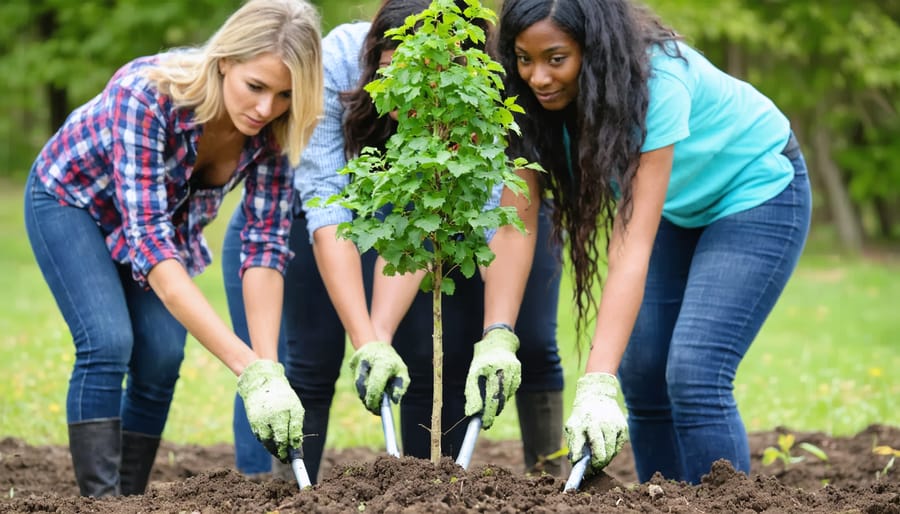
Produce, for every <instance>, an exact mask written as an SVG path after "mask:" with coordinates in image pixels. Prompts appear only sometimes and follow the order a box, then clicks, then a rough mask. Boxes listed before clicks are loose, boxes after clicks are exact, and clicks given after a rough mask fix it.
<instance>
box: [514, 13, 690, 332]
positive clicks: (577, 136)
mask: <svg viewBox="0 0 900 514" xmlns="http://www.w3.org/2000/svg"><path fill="white" fill-rule="evenodd" d="M542 20H550V21H551V22H552V23H553V24H555V25H556V26H557V27H559V28H560V29H561V30H563V31H564V32H566V33H567V34H568V35H569V36H570V37H572V39H574V40H575V41H576V42H577V43H578V44H579V46H580V49H581V51H582V62H581V72H580V74H579V77H578V88H579V92H578V97H577V99H576V100H575V101H574V102H573V103H572V104H570V105H569V106H567V107H566V108H565V109H563V110H562V111H557V112H554V111H548V110H545V109H544V108H543V107H541V105H540V103H538V101H537V98H536V97H535V96H534V93H533V92H532V91H531V89H530V88H529V86H528V84H527V83H525V81H524V80H523V79H522V77H521V76H520V75H519V73H518V69H517V66H516V63H517V60H516V52H515V40H516V37H517V36H518V35H519V34H520V33H521V32H522V31H524V30H526V29H527V28H528V27H530V26H532V25H533V24H535V23H537V22H539V21H542ZM678 39H680V36H678V34H676V33H675V31H674V30H672V29H671V28H668V27H666V26H665V25H663V23H662V22H661V21H660V20H659V18H657V17H656V16H655V15H654V14H653V13H652V12H651V11H649V10H648V9H646V8H644V7H642V6H639V5H635V4H632V3H631V2H629V1H628V0H506V1H505V2H504V3H503V8H502V10H501V13H500V24H499V33H498V35H497V54H498V58H499V60H500V62H501V63H502V64H503V66H504V68H505V69H506V73H507V75H506V93H507V94H508V95H515V96H518V103H519V104H520V105H522V106H523V107H524V108H525V115H521V116H519V117H518V118H517V123H518V124H519V126H520V127H521V129H522V136H521V137H513V138H512V140H511V141H510V150H511V152H513V154H514V155H523V156H526V157H528V158H529V159H531V160H534V161H537V162H539V163H541V165H542V166H543V167H544V168H545V169H546V170H547V171H548V172H549V173H547V174H542V175H543V176H542V184H543V187H544V188H545V189H546V190H547V191H548V192H549V194H550V195H551V196H552V197H553V199H554V202H555V203H556V207H557V208H556V209H555V211H554V215H553V218H554V219H553V221H554V236H555V237H556V239H557V241H559V242H562V239H563V235H565V237H566V238H567V239H568V244H569V255H570V258H571V261H572V267H573V270H574V274H575V291H574V299H575V303H576V308H577V311H578V312H577V321H576V323H577V328H578V331H579V333H581V332H582V331H583V329H584V328H585V326H586V325H587V322H588V321H589V320H590V319H592V318H593V316H595V315H596V300H595V298H594V297H593V295H592V294H591V291H592V288H593V286H594V283H595V280H596V281H597V282H598V283H599V282H600V278H599V277H598V272H599V266H600V264H601V262H602V260H603V259H605V255H606V252H605V249H606V242H607V241H608V240H609V236H610V234H611V232H612V226H613V221H614V219H615V215H616V213H617V212H619V213H620V214H621V216H622V220H623V221H624V222H625V223H626V224H627V223H628V220H629V218H630V215H631V205H632V181H633V179H634V175H635V172H636V171H637V167H638V163H639V161H640V157H641V147H642V146H643V143H644V139H645V137H646V133H647V129H646V117H647V106H648V103H649V101H648V99H649V93H648V86H647V82H648V79H649V77H650V56H649V50H650V48H651V47H652V46H654V45H659V46H660V47H661V48H662V49H663V50H664V51H666V52H667V53H670V55H675V56H677V55H680V53H679V52H678V50H677V47H675V45H668V44H666V43H667V42H669V41H675V40H678ZM564 130H565V131H567V132H568V134H569V137H570V140H571V146H570V148H571V153H570V154H569V155H566V152H564V151H562V147H563V131H564ZM569 162H571V169H570V166H569ZM616 186H617V187H618V190H619V193H620V198H619V199H618V200H617V198H616V191H615V187H616ZM601 227H602V228H601ZM600 247H603V248H604V252H603V253H602V254H601V252H600V251H599V248H600Z"/></svg>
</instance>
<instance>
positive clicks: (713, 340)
mask: <svg viewBox="0 0 900 514" xmlns="http://www.w3.org/2000/svg"><path fill="white" fill-rule="evenodd" d="M498 44H499V55H500V59H501V62H502V63H503V64H504V66H505V67H506V69H507V73H508V75H507V89H508V91H507V92H508V93H509V94H510V95H518V96H519V101H520V103H521V104H522V105H523V106H524V107H525V110H526V115H525V116H523V117H522V118H521V119H520V120H519V124H520V126H521V128H522V137H521V138H520V139H519V140H518V141H516V142H515V144H513V145H512V147H513V151H514V152H517V153H515V154H516V155H520V154H521V155H526V156H527V157H530V158H532V159H534V160H537V161H539V162H540V163H541V164H542V165H543V166H544V168H546V169H547V170H548V171H549V173H548V174H547V175H546V176H545V177H543V178H544V186H545V189H546V190H547V191H549V192H550V194H551V195H552V196H553V198H554V200H555V202H556V205H557V210H556V212H555V216H554V228H555V229H556V233H557V234H563V233H564V234H566V237H567V238H568V240H569V251H570V258H571V262H572V264H573V268H574V273H575V291H574V296H575V300H576V306H577V311H578V318H577V319H578V325H579V328H583V327H584V326H585V325H586V322H587V321H588V320H589V318H590V317H591V315H592V314H594V313H596V318H595V320H596V328H595V331H594V334H593V337H592V339H591V350H590V353H589V356H588V362H587V368H586V373H585V374H584V375H583V376H582V377H581V378H580V379H579V381H578V384H577V386H576V393H575V404H574V408H573V410H572V414H571V416H570V417H569V419H568V421H567V422H566V425H565V430H566V437H567V441H568V445H569V450H570V452H571V453H570V458H571V459H572V460H573V461H574V460H578V459H579V458H581V457H582V455H583V454H584V449H585V448H589V449H590V452H591V465H592V467H593V468H594V469H599V468H602V467H604V466H605V465H606V464H608V463H609V461H610V460H611V459H612V458H613V457H614V456H615V455H616V453H618V451H619V450H620V449H621V447H622V445H623V444H624V442H625V440H626V439H627V438H628V437H629V433H630V437H631V439H632V443H633V444H632V447H633V449H634V453H635V460H636V466H637V472H638V476H639V478H640V480H642V481H646V480H649V479H650V477H651V476H652V475H653V473H655V472H657V471H658V472H661V473H662V474H663V475H664V476H665V477H667V478H670V479H676V480H686V481H689V482H693V483H697V482H699V480H700V477H701V476H702V475H703V474H705V473H707V472H708V471H709V469H710V465H711V464H712V463H713V462H714V461H715V460H718V459H720V458H724V459H728V460H729V461H731V463H732V464H733V465H734V466H735V468H736V469H738V470H740V471H745V472H749V470H750V453H749V450H748V444H747V435H746V431H745V428H744V425H743V422H742V420H741V417H740V414H739V412H738V410H737V406H736V403H735V400H734V396H733V394H732V390H733V381H734V376H735V373H736V371H737V368H738V365H739V364H740V361H741V359H742V358H743V356H744V354H745V353H746V351H747V349H748V348H749V346H750V344H751V343H752V341H753V339H754V338H755V336H756V334H757V333H758V331H759V329H760V327H761V326H762V324H763V322H764V321H765V319H766V317H767V316H768V314H769V312H771V310H772V308H773V306H774V305H775V302H776V301H777V299H778V297H779V295H780V294H781V291H782V290H783V288H784V286H785V284H786V282H787V280H788V278H789V276H790V275H791V273H792V271H793V269H794V267H795V266H796V263H797V260H798V258H799V256H800V253H801V251H802V248H803V245H804V243H805V240H806V236H807V233H808V230H809V221H810V206H811V198H810V190H809V180H808V177H807V173H806V164H805V163H804V160H803V156H802V155H801V153H800V150H799V146H798V145H797V143H796V140H795V139H794V138H793V135H792V132H791V128H790V124H789V122H788V120H787V118H786V117H785V116H784V115H783V114H782V113H781V112H780V111H779V110H778V109H777V108H776V107H775V105H773V103H772V102H771V101H770V100H769V99H768V98H766V97H765V96H764V95H762V94H761V93H759V92H758V91H757V90H756V89H754V88H753V87H752V86H751V85H749V84H747V83H746V82H742V81H740V80H737V79H735V78H733V77H731V76H729V75H727V74H726V73H724V72H722V71H720V70H718V69H717V68H716V67H715V66H713V65H712V64H711V63H710V62H709V61H707V60H706V59H705V58H704V57H703V56H702V55H701V54H700V53H698V52H697V51H696V50H694V49H692V48H691V47H689V46H688V45H686V44H684V43H683V42H682V41H681V38H680V37H679V36H678V35H677V34H676V33H675V32H674V31H673V30H672V29H670V28H668V27H666V26H665V25H663V23H662V22H661V21H660V20H659V19H658V18H657V17H656V16H654V15H653V14H652V13H650V12H649V11H647V10H645V9H643V8H640V7H638V6H635V5H632V4H631V3H630V2H628V1H627V0H507V1H506V2H505V3H504V5H503V10H502V12H501V15H500V33H499V43H498ZM604 246H605V248H606V251H605V252H601V250H602V249H603V248H604ZM604 257H605V258H606V262H607V265H608V268H607V275H606V280H605V282H604V283H603V294H602V296H601V298H600V300H599V302H597V301H595V299H594V298H593V297H592V296H591V291H592V290H593V286H594V285H596V284H597V282H599V279H598V278H596V277H597V275H598V273H599V271H600V268H601V264H602V259H603V258H604ZM616 375H618V379H617V377H616ZM620 381H621V389H622V392H623V395H624V398H625V405H626V408H627V411H628V419H627V421H626V418H625V416H623V414H622V412H621V410H620V408H619V406H618V404H617V402H616V395H617V390H618V388H619V384H620Z"/></svg>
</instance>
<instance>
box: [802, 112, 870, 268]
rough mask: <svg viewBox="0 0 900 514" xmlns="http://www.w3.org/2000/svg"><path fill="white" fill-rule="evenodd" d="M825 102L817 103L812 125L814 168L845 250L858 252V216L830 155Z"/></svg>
mask: <svg viewBox="0 0 900 514" xmlns="http://www.w3.org/2000/svg"><path fill="white" fill-rule="evenodd" d="M827 109H828V106H827V105H826V104H825V102H824V101H822V102H820V103H819V105H818V106H817V107H816V114H817V116H816V118H817V119H818V122H817V123H814V124H813V128H812V147H813V154H814V155H815V162H816V171H817V172H818V173H819V175H820V177H821V178H822V183H823V184H824V186H825V195H826V197H827V198H828V209H829V211H830V212H831V220H832V222H833V223H834V226H835V229H836V230H837V234H838V238H839V240H840V243H841V246H842V248H843V250H844V251H845V252H848V253H853V254H858V253H860V252H861V251H862V245H863V233H862V224H861V223H860V220H859V216H858V215H857V214H856V211H854V210H853V202H851V201H850V194H849V193H848V191H847V187H846V185H845V184H844V179H843V178H842V177H841V170H840V168H838V165H837V163H835V162H834V160H833V159H832V158H831V141H833V140H834V138H833V137H832V134H831V132H830V131H829V129H828V127H827V126H826V124H825V122H824V120H825V116H824V113H825V111H826V110H827Z"/></svg>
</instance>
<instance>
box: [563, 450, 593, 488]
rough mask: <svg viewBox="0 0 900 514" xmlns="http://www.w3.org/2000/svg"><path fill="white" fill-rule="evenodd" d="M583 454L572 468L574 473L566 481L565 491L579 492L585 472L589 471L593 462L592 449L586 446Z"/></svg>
mask: <svg viewBox="0 0 900 514" xmlns="http://www.w3.org/2000/svg"><path fill="white" fill-rule="evenodd" d="M583 452H584V453H582V457H581V458H580V459H578V462H576V463H575V465H573V466H572V472H571V473H569V479H568V480H566V487H565V488H564V489H563V491H566V492H568V491H577V490H578V487H579V486H580V485H581V479H582V478H584V472H585V471H587V466H588V464H590V462H591V448H590V447H589V446H588V445H584V450H583Z"/></svg>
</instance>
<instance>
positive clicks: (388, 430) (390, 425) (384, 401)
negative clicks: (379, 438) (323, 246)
mask: <svg viewBox="0 0 900 514" xmlns="http://www.w3.org/2000/svg"><path fill="white" fill-rule="evenodd" d="M381 428H382V429H383V430H384V446H385V448H386V449H387V452H388V455H390V456H391V457H399V456H400V450H399V449H398V448H397V434H396V433H395V432H394V413H393V411H391V397H390V396H388V394H387V393H384V394H382V395H381Z"/></svg>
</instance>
